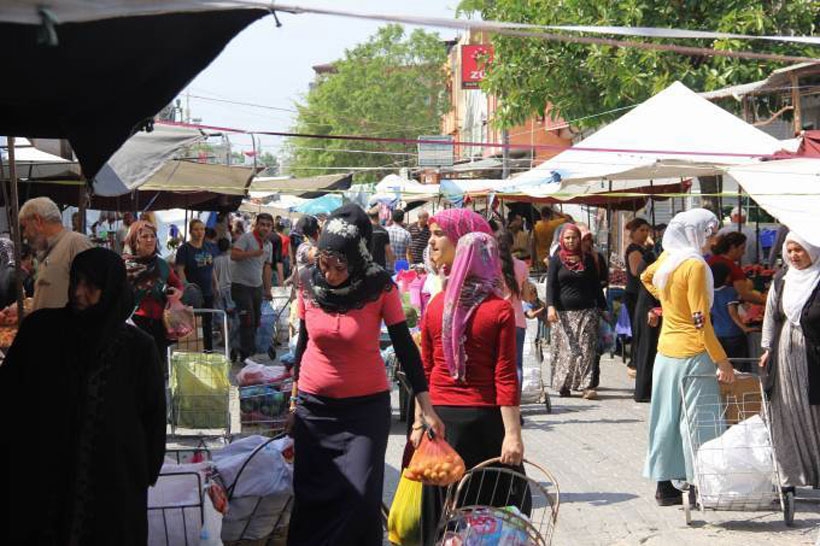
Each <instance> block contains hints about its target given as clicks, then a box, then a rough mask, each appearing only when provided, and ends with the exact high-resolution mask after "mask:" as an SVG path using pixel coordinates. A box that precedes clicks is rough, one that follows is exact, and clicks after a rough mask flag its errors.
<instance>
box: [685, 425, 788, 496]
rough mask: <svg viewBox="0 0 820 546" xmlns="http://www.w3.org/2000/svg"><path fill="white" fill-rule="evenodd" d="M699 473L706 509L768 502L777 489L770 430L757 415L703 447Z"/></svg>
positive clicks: (697, 467)
mask: <svg viewBox="0 0 820 546" xmlns="http://www.w3.org/2000/svg"><path fill="white" fill-rule="evenodd" d="M695 464H696V466H695V469H696V472H697V475H698V477H699V478H700V479H699V483H698V485H699V486H700V495H701V500H702V502H703V505H704V507H707V508H714V507H719V506H720V507H723V506H726V505H727V503H728V502H729V501H731V502H732V503H733V504H737V503H741V504H742V503H743V502H744V499H749V502H750V503H751V504H754V503H755V502H758V501H760V500H761V499H766V498H767V496H768V495H771V494H772V492H773V491H774V487H775V486H776V484H775V483H774V482H775V478H776V474H775V472H774V454H773V452H772V447H771V439H770V437H769V430H768V428H767V427H766V424H765V423H764V422H763V419H761V418H760V416H759V415H755V416H753V417H750V418H748V419H746V420H745V421H741V422H740V423H738V424H736V425H734V426H731V427H729V429H728V430H727V431H726V432H724V433H723V434H722V435H721V436H719V437H717V438H714V439H712V440H709V441H708V442H706V443H704V444H703V445H701V446H700V448H699V449H698V452H697V457H696V462H695Z"/></svg>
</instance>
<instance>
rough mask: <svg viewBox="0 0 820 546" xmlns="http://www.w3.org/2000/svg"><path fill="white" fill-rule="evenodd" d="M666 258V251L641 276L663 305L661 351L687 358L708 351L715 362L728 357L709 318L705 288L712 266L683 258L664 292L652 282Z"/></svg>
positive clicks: (665, 353) (672, 355)
mask: <svg viewBox="0 0 820 546" xmlns="http://www.w3.org/2000/svg"><path fill="white" fill-rule="evenodd" d="M666 257H667V254H666V253H665V252H664V253H663V254H661V255H660V257H659V258H658V259H657V261H655V263H653V264H652V265H650V266H649V267H647V268H646V270H645V271H644V272H643V274H642V275H641V282H643V284H644V286H645V287H646V289H647V290H649V291H650V292H651V293H652V295H653V296H655V298H656V299H658V300H660V302H661V307H663V323H662V326H661V335H660V339H659V340H658V352H659V353H661V354H663V355H665V356H670V357H673V358H686V357H690V356H694V355H696V354H699V353H702V352H703V351H706V352H707V353H708V354H709V357H710V358H711V359H712V361H713V362H715V363H717V362H720V361H723V360H726V351H724V350H723V347H722V346H721V345H720V342H719V341H718V339H717V336H715V330H714V328H712V320H711V317H710V312H711V309H710V306H709V294H708V293H707V288H706V275H707V267H709V266H707V265H706V264H704V263H703V262H701V261H700V260H696V259H690V260H686V261H684V262H683V263H681V264H680V265H679V266H678V268H677V269H675V270H674V271H673V272H672V274H671V275H669V280H668V282H667V283H666V287H665V289H664V290H663V291H662V292H661V291H659V290H658V289H657V287H656V286H655V285H654V284H652V278H653V277H654V276H655V271H657V269H658V266H659V265H660V264H662V263H663V262H664V260H665V259H666ZM696 313H697V314H699V315H697V316H698V317H699V322H700V323H701V326H700V327H698V326H696V324H695V322H696V321H695V317H696ZM638 318H639V319H640V318H641V317H638Z"/></svg>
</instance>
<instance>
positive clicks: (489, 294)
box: [411, 225, 524, 544]
mask: <svg viewBox="0 0 820 546" xmlns="http://www.w3.org/2000/svg"><path fill="white" fill-rule="evenodd" d="M436 227H437V226H435V225H434V226H433V229H431V231H432V237H431V251H432V252H431V258H432V259H433V261H435V262H436V265H437V266H438V267H439V268H442V267H445V268H449V269H450V275H449V278H448V279H447V287H446V289H445V291H444V292H443V293H440V294H438V295H437V296H436V297H434V298H433V299H432V301H431V302H430V304H429V306H428V307H427V312H426V313H425V316H424V319H423V320H422V327H421V335H422V337H421V343H422V355H423V360H424V372H425V375H426V376H427V378H428V381H429V383H430V398H431V399H432V401H433V405H434V406H435V408H436V411H438V413H439V415H440V416H441V418H442V420H443V421H444V423H445V426H446V430H447V436H446V439H447V442H448V443H449V444H450V445H451V446H453V448H454V449H455V450H456V451H457V452H458V454H459V455H461V457H462V458H463V459H464V463H465V465H466V466H467V468H470V467H472V466H475V465H476V464H478V463H480V462H482V461H485V460H487V459H491V458H493V457H498V456H499V455H500V456H501V461H502V463H504V464H508V465H520V464H521V461H522V458H523V455H524V445H523V442H522V440H521V422H520V410H519V394H518V377H517V369H516V347H515V313H514V312H513V309H512V306H511V305H510V303H509V302H508V301H506V300H505V299H504V297H503V287H502V284H503V281H502V276H501V262H500V259H499V255H498V245H497V243H496V241H495V238H494V237H493V236H492V235H488V234H485V233H468V234H467V235H464V236H463V237H461V238H460V239H459V241H458V246H457V249H456V251H455V253H454V259H452V260H450V259H448V258H449V257H451V256H453V249H452V243H451V242H450V240H449V239H448V238H447V237H446V236H442V235H441V233H440V232H439V231H438V230H436V229H435V228H436ZM448 262H450V263H448ZM422 417H423V416H421V415H417V416H416V424H414V425H413V434H412V435H411V441H412V442H413V444H414V445H418V442H419V440H420V439H421V434H422ZM502 489H504V490H505V491H506V488H502ZM442 496H443V492H442V490H441V488H435V487H425V488H424V492H423V494H422V532H423V541H424V544H434V543H435V541H436V539H437V536H436V532H437V524H438V520H439V517H440V515H441V502H442ZM484 502H487V503H492V500H491V499H485V501H484Z"/></svg>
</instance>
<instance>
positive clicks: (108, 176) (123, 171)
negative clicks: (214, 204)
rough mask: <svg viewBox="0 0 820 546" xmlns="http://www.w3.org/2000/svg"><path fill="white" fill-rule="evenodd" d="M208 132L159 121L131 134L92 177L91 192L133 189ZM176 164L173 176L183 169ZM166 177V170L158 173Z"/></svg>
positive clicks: (122, 192) (115, 192) (108, 193)
mask: <svg viewBox="0 0 820 546" xmlns="http://www.w3.org/2000/svg"><path fill="white" fill-rule="evenodd" d="M208 136H209V135H207V134H206V133H204V132H202V131H200V130H198V129H192V128H190V127H178V126H172V125H161V124H157V125H155V126H154V130H153V131H150V132H146V131H140V132H138V133H136V134H134V135H133V136H132V137H131V138H129V139H128V140H127V141H125V143H123V145H122V146H121V147H120V148H119V150H117V151H116V152H115V153H114V155H113V156H111V159H109V160H108V162H107V163H106V164H105V165H103V167H102V169H100V172H99V173H98V174H97V176H95V177H94V182H93V188H94V194H95V195H101V196H104V197H113V196H117V195H125V194H127V193H130V192H132V191H133V190H135V189H137V188H139V187H140V186H142V185H143V184H145V183H146V182H147V181H149V180H151V179H152V177H154V175H156V174H157V173H158V172H159V171H160V170H161V169H163V167H164V166H165V165H166V163H168V162H170V161H171V160H173V159H174V158H175V157H177V156H178V155H179V153H180V152H181V151H182V149H183V148H185V147H186V146H191V145H192V144H195V143H198V142H202V141H204V140H205V139H206V138H207V137H208ZM177 167H178V168H174V169H172V170H173V172H174V173H176V177H177V178H181V177H183V176H185V174H186V173H184V172H182V173H180V172H179V170H180V168H182V167H183V165H181V164H180V165H177ZM183 170H185V169H183ZM168 178H169V177H168V173H167V172H166V173H165V176H161V177H160V179H163V180H167V179H168ZM154 182H156V181H154ZM243 189H244V188H243Z"/></svg>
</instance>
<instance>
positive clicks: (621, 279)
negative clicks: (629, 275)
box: [609, 252, 626, 287]
mask: <svg viewBox="0 0 820 546" xmlns="http://www.w3.org/2000/svg"><path fill="white" fill-rule="evenodd" d="M609 286H610V287H624V286H626V264H625V263H624V260H623V258H621V256H620V255H618V254H615V253H614V252H613V253H612V255H611V256H610V257H609Z"/></svg>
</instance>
